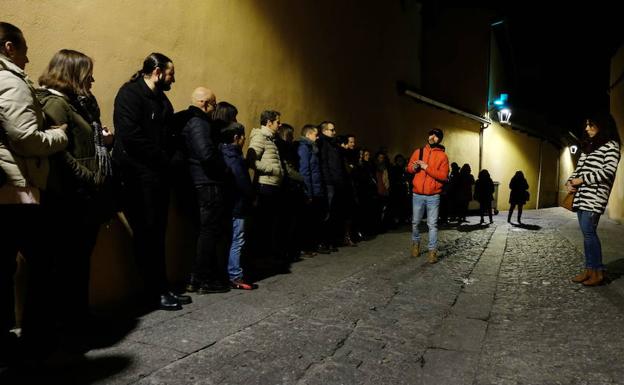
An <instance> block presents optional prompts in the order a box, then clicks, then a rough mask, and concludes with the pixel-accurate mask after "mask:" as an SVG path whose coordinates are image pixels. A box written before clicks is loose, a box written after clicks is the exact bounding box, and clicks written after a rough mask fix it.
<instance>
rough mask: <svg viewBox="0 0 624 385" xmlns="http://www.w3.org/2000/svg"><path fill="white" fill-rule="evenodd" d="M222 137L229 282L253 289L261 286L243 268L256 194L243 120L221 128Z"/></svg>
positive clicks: (241, 288)
mask: <svg viewBox="0 0 624 385" xmlns="http://www.w3.org/2000/svg"><path fill="white" fill-rule="evenodd" d="M221 140H222V141H223V144H221V153H222V154H223V160H224V161H225V164H226V166H227V170H228V179H227V184H226V191H227V192H228V194H226V195H227V196H228V197H229V200H230V202H229V204H230V207H231V209H232V243H231V246H230V255H229V259H228V275H229V277H230V286H231V287H232V288H233V289H240V290H253V289H255V288H257V287H258V286H257V285H256V284H251V283H248V282H246V281H244V280H243V269H242V268H241V265H240V257H241V252H242V250H243V246H244V245H245V217H246V216H247V212H248V210H249V206H250V205H251V202H252V201H253V195H254V192H253V187H252V184H251V179H250V178H249V173H248V171H247V169H248V166H247V164H246V163H245V159H244V158H243V151H242V148H243V144H244V143H245V127H243V125H242V124H240V123H236V122H234V123H230V124H229V125H228V126H226V127H225V128H223V130H222V131H221Z"/></svg>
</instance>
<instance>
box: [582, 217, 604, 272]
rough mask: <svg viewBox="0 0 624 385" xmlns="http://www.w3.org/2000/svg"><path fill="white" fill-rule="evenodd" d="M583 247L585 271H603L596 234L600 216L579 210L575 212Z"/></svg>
mask: <svg viewBox="0 0 624 385" xmlns="http://www.w3.org/2000/svg"><path fill="white" fill-rule="evenodd" d="M576 216H577V217H578V221H579V225H580V226H581V232H582V233H583V241H584V242H583V245H584V246H585V267H586V268H587V269H595V270H604V265H603V264H602V247H601V246H600V239H598V234H597V233H596V228H597V227H598V221H599V220H600V214H598V213H594V212H591V211H585V210H579V211H577V212H576Z"/></svg>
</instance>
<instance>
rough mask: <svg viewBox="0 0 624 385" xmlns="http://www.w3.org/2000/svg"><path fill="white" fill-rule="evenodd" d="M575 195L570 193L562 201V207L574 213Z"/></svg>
mask: <svg viewBox="0 0 624 385" xmlns="http://www.w3.org/2000/svg"><path fill="white" fill-rule="evenodd" d="M574 194H576V193H573V192H570V193H568V195H566V196H565V198H563V200H562V201H561V207H563V208H564V209H566V210H570V211H572V203H573V202H574Z"/></svg>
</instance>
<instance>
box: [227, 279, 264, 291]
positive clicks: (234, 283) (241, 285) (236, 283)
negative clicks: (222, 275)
mask: <svg viewBox="0 0 624 385" xmlns="http://www.w3.org/2000/svg"><path fill="white" fill-rule="evenodd" d="M230 287H231V288H232V289H237V290H254V289H257V288H258V285H257V284H255V283H248V282H245V281H243V279H242V278H238V279H233V280H231V281H230Z"/></svg>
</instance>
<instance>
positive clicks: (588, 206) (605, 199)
mask: <svg viewBox="0 0 624 385" xmlns="http://www.w3.org/2000/svg"><path fill="white" fill-rule="evenodd" d="M619 161H620V145H619V144H618V143H617V142H616V141H614V140H611V141H609V142H607V143H605V144H603V145H602V146H600V147H599V148H597V149H596V150H594V151H593V152H591V153H589V154H586V153H583V154H581V157H580V158H579V161H578V164H577V165H576V169H575V170H574V172H573V173H572V175H571V176H570V178H569V179H568V181H569V180H571V179H574V178H583V184H582V185H580V186H579V187H578V191H577V193H576V195H575V196H574V202H573V203H572V209H573V210H574V211H576V210H584V211H591V212H595V213H599V214H602V213H603V212H604V211H605V209H606V207H607V203H609V194H610V193H611V187H612V186H613V181H614V180H615V172H616V171H617V167H618V163H619Z"/></svg>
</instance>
